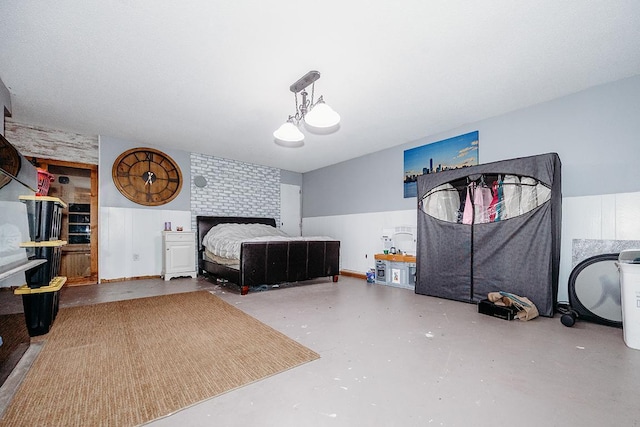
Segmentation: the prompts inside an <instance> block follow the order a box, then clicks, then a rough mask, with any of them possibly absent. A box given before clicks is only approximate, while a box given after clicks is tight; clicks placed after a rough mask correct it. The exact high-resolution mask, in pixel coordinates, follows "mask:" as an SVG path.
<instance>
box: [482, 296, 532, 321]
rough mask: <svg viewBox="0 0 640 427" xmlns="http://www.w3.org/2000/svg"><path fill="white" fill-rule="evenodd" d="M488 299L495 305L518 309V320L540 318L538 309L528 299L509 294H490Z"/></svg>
mask: <svg viewBox="0 0 640 427" xmlns="http://www.w3.org/2000/svg"><path fill="white" fill-rule="evenodd" d="M487 299H488V300H489V301H491V302H492V303H494V304H495V305H502V306H506V307H511V306H513V307H515V308H517V309H518V314H516V318H517V319H520V320H525V321H526V320H531V319H534V318H536V317H538V315H539V313H538V308H537V307H536V305H535V304H534V303H532V302H531V300H530V299H529V298H527V297H521V296H518V295H514V294H511V293H509V292H504V291H499V292H489V294H488V295H487Z"/></svg>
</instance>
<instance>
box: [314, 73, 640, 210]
mask: <svg viewBox="0 0 640 427" xmlns="http://www.w3.org/2000/svg"><path fill="white" fill-rule="evenodd" d="M474 130H478V131H479V158H480V163H489V162H493V161H497V160H505V159H511V158H515V157H523V156H531V155H536V154H543V153H549V152H555V153H558V155H559V156H560V160H561V161H562V193H563V196H585V195H597V194H611V193H625V192H634V191H640V167H638V165H637V164H638V161H639V159H640V141H638V140H639V139H640V75H639V76H635V77H631V78H628V79H624V80H619V81H616V82H613V83H609V84H606V85H602V86H597V87H594V88H591V89H587V90H585V91H582V92H578V93H575V94H573V95H569V96H566V97H562V98H558V99H555V100H552V101H549V102H545V103H542V104H537V105H534V106H531V107H528V108H524V109H521V110H517V111H514V112H511V113H507V114H504V115H501V116H497V117H492V118H489V119H486V120H481V121H479V122H475V123H471V124H468V125H464V126H461V127H459V128H456V129H452V130H450V131H448V132H444V133H440V134H437V135H432V136H428V137H425V138H422V139H420V140H418V141H414V142H411V143H407V144H402V145H399V146H397V147H393V148H390V149H387V150H383V151H379V152H377V153H372V154H369V155H366V156H363V157H359V158H356V159H352V160H349V161H346V162H342V163H338V164H336V165H332V166H328V167H325V168H322V169H317V170H315V171H311V172H307V173H305V174H303V192H302V216H303V217H315V216H326V215H344V214H355V213H368V212H384V211H393V210H406V209H415V208H416V203H417V201H416V198H415V197H414V198H409V199H405V198H404V197H403V185H402V180H403V171H404V150H407V149H410V148H414V147H419V146H421V145H424V144H429V143H432V142H437V141H441V140H443V139H446V138H450V137H453V136H456V135H461V134H464V133H467V132H471V131H474Z"/></svg>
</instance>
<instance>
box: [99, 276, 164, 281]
mask: <svg viewBox="0 0 640 427" xmlns="http://www.w3.org/2000/svg"><path fill="white" fill-rule="evenodd" d="M161 277H162V276H137V277H121V278H118V279H100V282H99V283H113V282H126V281H128V280H148V279H159V278H161Z"/></svg>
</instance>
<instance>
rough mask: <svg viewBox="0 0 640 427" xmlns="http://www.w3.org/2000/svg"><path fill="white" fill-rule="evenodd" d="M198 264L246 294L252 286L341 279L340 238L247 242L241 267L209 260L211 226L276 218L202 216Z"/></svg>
mask: <svg viewBox="0 0 640 427" xmlns="http://www.w3.org/2000/svg"><path fill="white" fill-rule="evenodd" d="M196 220H197V228H198V267H199V270H200V273H204V272H207V273H209V274H211V275H213V276H215V277H216V278H222V279H226V280H228V281H229V282H231V283H235V284H236V285H238V286H239V287H240V293H241V294H242V295H246V294H247V293H248V292H249V288H250V287H251V286H261V285H274V284H280V283H287V282H299V281H303V280H308V279H314V278H317V277H327V276H331V277H332V279H333V281H334V282H337V281H338V274H339V273H340V241H338V240H327V241H292V242H281V241H277V242H244V243H242V246H241V249H240V269H236V268H231V267H228V266H226V265H222V264H218V263H216V262H214V261H211V260H208V259H205V257H204V247H203V246H202V239H203V238H204V236H205V235H206V234H207V232H208V231H209V230H210V229H211V227H213V226H215V225H218V224H223V223H234V224H267V225H270V226H272V227H275V226H276V222H275V220H274V219H273V218H248V217H219V216H198V217H197V219H196Z"/></svg>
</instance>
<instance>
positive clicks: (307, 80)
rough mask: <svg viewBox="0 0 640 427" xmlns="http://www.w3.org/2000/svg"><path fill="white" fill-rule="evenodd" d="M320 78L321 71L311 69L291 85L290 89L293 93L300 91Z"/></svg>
mask: <svg viewBox="0 0 640 427" xmlns="http://www.w3.org/2000/svg"><path fill="white" fill-rule="evenodd" d="M319 78H320V73H319V72H318V71H314V70H311V71H309V72H308V73H307V74H305V75H304V76H302V77H300V78H299V79H298V81H297V82H295V83H294V84H292V85H291V86H289V90H291V92H293V93H298V92H300V91H301V90H304V89H305V88H307V87H308V86H309V85H310V84H312V83H314V82H315V81H316V80H318V79H319Z"/></svg>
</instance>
